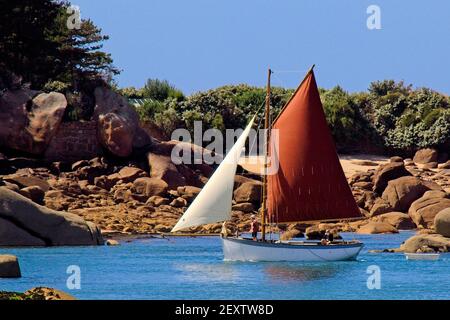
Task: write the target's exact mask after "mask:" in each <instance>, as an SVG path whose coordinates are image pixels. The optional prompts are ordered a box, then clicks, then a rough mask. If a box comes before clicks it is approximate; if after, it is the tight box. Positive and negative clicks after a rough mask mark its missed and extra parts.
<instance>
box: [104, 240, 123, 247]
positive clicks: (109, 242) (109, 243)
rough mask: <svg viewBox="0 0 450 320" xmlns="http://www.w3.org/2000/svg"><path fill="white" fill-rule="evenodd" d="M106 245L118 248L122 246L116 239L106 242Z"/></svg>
mask: <svg viewBox="0 0 450 320" xmlns="http://www.w3.org/2000/svg"><path fill="white" fill-rule="evenodd" d="M105 244H106V245H107V246H118V245H120V243H119V241H117V240H114V239H108V240H106V242H105Z"/></svg>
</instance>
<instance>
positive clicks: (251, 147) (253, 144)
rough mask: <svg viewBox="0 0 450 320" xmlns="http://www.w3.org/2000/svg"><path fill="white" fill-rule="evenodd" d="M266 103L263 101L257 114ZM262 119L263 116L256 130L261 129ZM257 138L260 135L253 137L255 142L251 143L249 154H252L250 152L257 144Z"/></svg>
mask: <svg viewBox="0 0 450 320" xmlns="http://www.w3.org/2000/svg"><path fill="white" fill-rule="evenodd" d="M264 103H265V102H263V103H262V104H261V106H260V107H259V108H258V111H256V115H257V114H258V113H259V111H260V110H261V108H262V106H263V105H264ZM262 119H263V118H262V117H260V118H259V122H258V125H257V126H256V128H257V130H256V131H258V130H259V128H260V126H261V122H262ZM257 139H258V135H256V136H255V139H253V142H252V144H251V145H250V148H249V150H248V151H249V155H250V152H251V151H252V150H253V147H254V146H255V143H256V141H257Z"/></svg>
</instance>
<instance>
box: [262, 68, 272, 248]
mask: <svg viewBox="0 0 450 320" xmlns="http://www.w3.org/2000/svg"><path fill="white" fill-rule="evenodd" d="M271 75H272V70H270V68H269V70H268V74H267V94H266V110H265V113H264V129H265V130H266V141H265V143H266V148H265V151H264V175H263V190H262V191H263V192H262V206H261V209H262V210H261V234H262V237H261V238H262V241H266V220H267V219H266V214H267V212H266V211H267V158H268V157H267V156H268V153H269V136H270V134H269V130H270V76H271Z"/></svg>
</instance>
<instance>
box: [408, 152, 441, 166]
mask: <svg viewBox="0 0 450 320" xmlns="http://www.w3.org/2000/svg"><path fill="white" fill-rule="evenodd" d="M413 161H414V163H416V164H426V163H432V162H437V161H438V152H437V151H436V150H435V149H431V148H426V149H420V150H418V151H417V152H416V154H415V155H414V158H413Z"/></svg>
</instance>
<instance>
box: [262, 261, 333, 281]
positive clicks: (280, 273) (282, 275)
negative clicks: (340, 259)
mask: <svg viewBox="0 0 450 320" xmlns="http://www.w3.org/2000/svg"><path fill="white" fill-rule="evenodd" d="M264 271H265V273H266V274H267V275H268V276H269V278H270V279H271V280H275V281H289V282H292V281H297V282H307V281H314V280H321V279H326V278H333V277H335V276H336V275H337V274H338V272H339V268H338V266H336V265H333V264H331V265H328V264H322V265H304V264H303V265H301V264H292V265H289V264H270V265H267V266H266V267H265V268H264Z"/></svg>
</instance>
